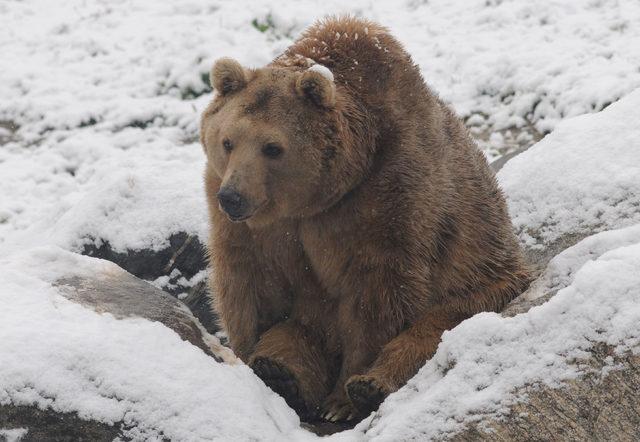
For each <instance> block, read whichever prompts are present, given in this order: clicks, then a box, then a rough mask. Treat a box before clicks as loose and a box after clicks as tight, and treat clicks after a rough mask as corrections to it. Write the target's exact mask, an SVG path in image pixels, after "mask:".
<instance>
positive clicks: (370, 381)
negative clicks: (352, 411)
mask: <svg viewBox="0 0 640 442" xmlns="http://www.w3.org/2000/svg"><path fill="white" fill-rule="evenodd" d="M347 394H348V395H349V399H351V402H352V403H353V405H354V406H355V407H356V408H357V409H358V411H359V412H360V413H361V414H363V415H365V416H366V415H368V414H369V413H371V412H372V411H375V410H377V409H378V407H379V406H380V404H381V403H382V401H384V399H385V397H387V394H386V392H385V390H384V388H382V387H381V386H380V385H379V384H378V383H377V382H376V380H375V379H374V378H372V377H368V376H359V377H357V378H355V379H352V380H350V381H349V382H348V383H347Z"/></svg>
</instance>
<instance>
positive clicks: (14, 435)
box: [0, 428, 28, 442]
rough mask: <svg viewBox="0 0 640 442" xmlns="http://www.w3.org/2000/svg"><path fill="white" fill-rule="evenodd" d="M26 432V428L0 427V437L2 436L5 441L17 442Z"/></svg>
mask: <svg viewBox="0 0 640 442" xmlns="http://www.w3.org/2000/svg"><path fill="white" fill-rule="evenodd" d="M27 433H28V430H27V429H26V428H12V429H10V430H9V429H6V428H0V437H4V440H6V442H19V441H20V440H22V438H23V437H25V436H26V435H27Z"/></svg>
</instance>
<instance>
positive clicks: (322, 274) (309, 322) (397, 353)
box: [201, 17, 528, 421]
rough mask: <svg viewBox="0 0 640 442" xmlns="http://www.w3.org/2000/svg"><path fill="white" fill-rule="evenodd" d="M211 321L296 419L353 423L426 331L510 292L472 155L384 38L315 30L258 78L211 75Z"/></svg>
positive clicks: (207, 131) (256, 73)
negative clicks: (214, 315) (216, 321)
mask: <svg viewBox="0 0 640 442" xmlns="http://www.w3.org/2000/svg"><path fill="white" fill-rule="evenodd" d="M211 82H212V86H213V87H214V89H215V91H216V95H215V97H214V99H213V101H212V102H211V103H210V105H209V106H208V108H207V109H206V110H205V111H204V113H203V115H202V121H201V142H202V145H203V147H204V150H205V152H206V157H207V166H206V172H205V184H206V192H207V198H208V203H209V214H210V222H211V236H210V243H209V251H210V256H211V264H212V273H211V278H210V283H211V284H210V285H211V291H212V296H213V302H214V306H215V310H216V311H217V313H218V314H219V317H220V320H221V324H222V327H223V328H224V330H226V332H227V334H228V337H229V342H230V345H231V347H232V349H233V350H234V351H235V352H236V354H237V355H238V356H239V357H240V358H242V360H244V361H245V362H247V363H248V364H249V365H250V366H251V367H252V368H253V370H254V371H255V372H256V373H257V375H258V376H260V377H261V378H262V379H263V381H264V382H265V383H266V384H267V385H268V386H270V387H271V388H272V389H273V390H274V391H276V392H277V393H279V394H280V395H282V396H283V397H284V398H285V399H286V401H287V402H288V403H289V404H290V405H291V406H292V407H293V408H294V409H295V410H296V411H298V413H300V414H301V416H303V417H306V418H311V417H313V416H321V417H323V418H325V419H328V420H331V421H345V420H352V419H355V418H361V417H363V416H366V415H367V414H368V413H369V412H371V411H372V410H374V409H376V408H377V407H378V405H379V404H380V402H381V401H382V400H383V399H384V398H385V397H386V396H387V395H388V394H390V393H392V392H394V391H396V390H397V389H398V388H400V387H401V386H402V385H404V384H405V383H406V382H407V380H408V379H409V378H411V377H412V376H413V375H415V374H416V372H417V371H418V369H419V368H420V367H421V366H422V365H423V364H424V363H425V361H426V360H427V359H429V358H430V357H431V356H432V355H433V353H434V352H435V350H436V348H437V346H438V343H439V341H440V338H441V335H442V333H443V331H445V330H448V329H451V328H453V327H454V326H455V325H456V324H458V323H460V322H461V321H463V320H464V319H465V318H469V317H470V316H472V315H473V314H475V313H478V312H481V311H487V310H489V311H497V310H500V309H501V308H502V307H503V306H504V305H505V304H506V303H507V302H508V301H509V300H511V299H512V298H514V296H516V295H517V294H519V293H520V292H521V291H522V290H523V289H524V287H525V286H526V285H527V283H528V273H527V269H526V266H525V264H524V262H523V259H522V256H521V251H520V249H519V246H518V243H517V241H516V238H515V236H514V233H513V231H512V226H511V222H510V220H509V216H508V213H507V210H506V207H505V201H504V198H503V195H502V193H501V191H500V189H499V188H498V186H497V183H496V180H495V177H494V175H493V173H492V172H491V170H490V169H489V167H488V165H487V162H486V160H485V158H484V156H483V154H482V153H481V152H480V151H479V149H478V148H477V147H476V145H475V143H474V142H473V141H472V139H471V138H470V136H469V134H468V133H467V131H466V129H465V128H464V126H463V125H462V123H461V122H460V121H459V120H458V118H456V116H455V115H454V113H453V112H452V111H451V110H450V109H449V108H448V107H447V106H446V105H445V104H444V103H443V102H442V101H441V100H440V99H439V98H438V97H437V96H436V95H435V94H434V93H433V92H432V91H431V90H430V89H429V88H428V87H427V86H426V85H425V82H424V80H423V78H422V76H421V74H420V71H419V69H418V67H417V66H416V65H415V64H414V63H413V62H412V60H411V57H410V56H409V55H408V54H407V53H406V52H405V51H404V49H403V48H402V46H401V45H400V43H398V41H396V40H395V39H394V38H393V37H392V36H391V35H390V34H389V32H388V31H387V30H386V29H385V28H384V27H381V26H379V25H377V24H375V23H372V22H370V21H366V20H360V19H356V18H352V17H341V18H328V19H325V20H323V21H321V22H319V23H317V24H315V25H313V26H312V27H311V28H309V29H308V30H307V31H306V32H305V33H304V34H303V35H302V37H301V38H300V39H299V40H298V41H297V42H295V43H294V44H293V45H292V46H291V47H289V48H288V49H287V50H286V52H285V53H284V54H282V55H281V56H279V57H278V58H276V59H275V60H274V61H273V62H272V63H270V64H269V65H267V66H266V67H264V68H260V69H247V68H245V67H242V66H241V65H240V64H238V63H237V62H236V61H233V60H231V59H221V60H218V61H217V62H216V63H215V65H214V67H213V70H212V72H211Z"/></svg>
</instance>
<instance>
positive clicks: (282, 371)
mask: <svg viewBox="0 0 640 442" xmlns="http://www.w3.org/2000/svg"><path fill="white" fill-rule="evenodd" d="M251 369H252V370H253V372H254V373H255V374H256V375H257V376H258V377H259V378H260V379H262V381H263V382H264V383H265V384H266V385H267V387H269V388H271V389H272V390H273V391H274V392H276V393H278V394H279V395H280V396H282V397H283V398H284V400H285V401H286V402H287V404H288V405H289V406H290V407H291V408H293V409H294V410H295V411H296V413H298V414H299V415H306V414H308V410H307V406H306V404H305V402H304V400H303V399H302V397H301V396H300V390H299V388H298V382H297V381H296V378H295V376H294V375H293V374H292V373H291V371H289V369H288V368H287V367H285V366H284V365H282V364H280V363H278V362H276V361H274V360H272V359H269V358H266V357H257V358H255V359H254V360H253V362H252V363H251Z"/></svg>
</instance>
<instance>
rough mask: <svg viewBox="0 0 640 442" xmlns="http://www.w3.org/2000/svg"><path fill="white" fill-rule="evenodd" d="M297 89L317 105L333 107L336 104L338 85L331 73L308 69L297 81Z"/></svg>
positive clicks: (301, 94)
mask: <svg viewBox="0 0 640 442" xmlns="http://www.w3.org/2000/svg"><path fill="white" fill-rule="evenodd" d="M296 91H297V92H298V94H299V95H300V96H302V97H305V98H307V99H309V100H311V101H312V102H313V103H314V104H315V105H317V106H321V107H325V108H332V107H333V106H334V105H335V104H336V85H335V83H334V82H333V79H331V78H329V75H327V74H325V73H324V72H320V71H319V70H313V69H309V70H306V71H304V72H303V73H302V75H300V77H298V80H297V81H296Z"/></svg>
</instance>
